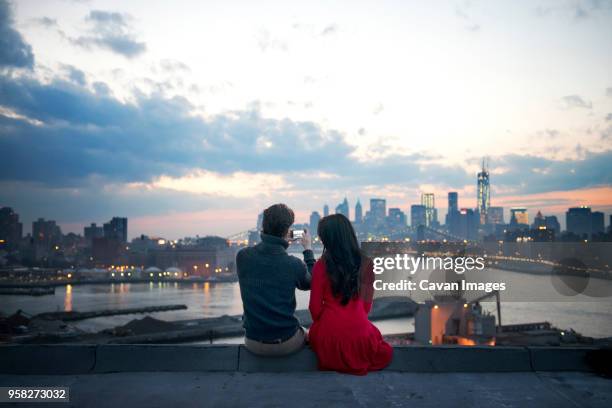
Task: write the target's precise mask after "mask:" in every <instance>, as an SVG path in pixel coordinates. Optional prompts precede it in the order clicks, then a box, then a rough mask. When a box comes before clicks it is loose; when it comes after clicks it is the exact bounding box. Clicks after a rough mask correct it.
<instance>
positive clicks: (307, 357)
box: [238, 346, 317, 373]
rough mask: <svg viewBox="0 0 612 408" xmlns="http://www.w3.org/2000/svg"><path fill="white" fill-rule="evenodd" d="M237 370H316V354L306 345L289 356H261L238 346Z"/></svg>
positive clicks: (275, 371) (277, 371)
mask: <svg viewBox="0 0 612 408" xmlns="http://www.w3.org/2000/svg"><path fill="white" fill-rule="evenodd" d="M238 371H244V372H272V373H281V372H291V371H317V356H316V355H315V353H314V352H313V351H312V350H311V349H310V348H309V347H307V348H304V349H302V350H300V351H298V352H297V353H295V354H291V355H289V356H284V357H261V356H258V355H256V354H253V353H251V352H250V351H249V350H247V349H246V347H244V346H240V359H239V361H238Z"/></svg>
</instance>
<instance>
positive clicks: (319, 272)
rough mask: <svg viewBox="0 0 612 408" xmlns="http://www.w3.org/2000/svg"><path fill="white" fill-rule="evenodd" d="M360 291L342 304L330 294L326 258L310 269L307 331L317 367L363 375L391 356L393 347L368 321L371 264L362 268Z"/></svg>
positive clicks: (384, 365)
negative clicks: (309, 316)
mask: <svg viewBox="0 0 612 408" xmlns="http://www.w3.org/2000/svg"><path fill="white" fill-rule="evenodd" d="M363 271H365V272H366V273H365V274H362V275H365V276H364V277H363V278H362V282H363V283H362V288H364V289H366V290H365V291H363V292H365V293H366V294H362V295H360V296H358V297H357V298H355V299H352V300H350V301H349V303H348V304H346V305H342V304H341V303H340V299H339V298H335V297H334V296H333V294H332V288H331V283H330V281H329V278H328V276H327V271H326V267H325V261H324V260H323V259H319V260H318V261H317V263H316V264H315V266H314V269H313V271H312V285H311V289H310V305H309V309H310V314H311V315H312V321H313V323H312V326H311V327H310V330H309V332H308V341H309V342H310V346H311V347H312V349H313V350H314V352H315V353H316V354H317V360H318V362H319V369H320V370H333V371H340V372H344V373H349V374H357V375H365V374H367V373H368V371H373V370H381V369H383V368H385V367H386V366H387V365H388V364H389V363H390V362H391V358H392V357H393V348H392V347H391V346H390V345H389V344H388V343H386V342H385V341H384V340H383V338H382V335H381V334H380V331H379V330H378V329H377V328H376V326H374V325H373V324H372V323H371V322H370V321H369V320H368V313H369V312H370V309H371V308H372V294H373V291H372V290H368V289H367V288H370V289H371V288H372V281H373V277H374V274H373V271H372V268H371V263H369V266H368V267H366V268H364V269H363Z"/></svg>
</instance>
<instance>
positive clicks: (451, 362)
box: [0, 344, 610, 374]
mask: <svg viewBox="0 0 612 408" xmlns="http://www.w3.org/2000/svg"><path fill="white" fill-rule="evenodd" d="M597 353H601V354H602V355H603V353H608V356H609V353H610V351H609V350H602V349H598V348H592V347H580V348H578V347H463V346H401V347H395V348H394V356H393V361H392V362H391V364H390V365H389V367H387V369H386V370H390V371H400V372H521V371H522V372H528V371H592V367H591V364H592V362H593V361H594V359H595V361H596V360H597V358H598V355H599V354H597ZM316 369H317V360H316V356H315V354H314V353H313V352H312V350H311V349H310V348H306V349H303V350H301V351H300V352H298V353H295V354H293V355H290V356H286V357H277V358H270V357H259V356H256V355H254V354H252V353H251V352H249V351H248V350H246V349H245V348H244V346H239V345H212V346H208V345H149V344H146V345H145V344H129V345H68V344H66V345H6V346H0V373H3V374H89V373H111V372H144V371H147V372H150V371H176V372H188V371H200V372H205V371H230V372H235V371H242V372H304V371H316Z"/></svg>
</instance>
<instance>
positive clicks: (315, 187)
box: [0, 0, 612, 239]
mask: <svg viewBox="0 0 612 408" xmlns="http://www.w3.org/2000/svg"><path fill="white" fill-rule="evenodd" d="M347 8H350V10H351V13H346V12H345V10H346V9H347ZM264 9H265V11H264ZM177 21H180V22H181V24H176V22H177ZM227 21H232V24H231V25H230V24H224V23H223V22H227ZM171 22H174V23H171ZM425 22H426V23H425ZM169 24H171V25H169ZM0 31H1V32H3V33H5V34H6V35H5V38H7V39H8V41H6V42H2V43H1V47H2V49H1V50H0V51H1V52H0V152H1V153H0V155H2V160H1V162H2V164H1V167H0V206H9V207H12V208H14V209H15V210H16V211H17V212H19V213H20V215H21V218H22V220H23V222H24V225H25V228H24V230H25V231H26V232H27V231H29V229H30V225H31V222H32V221H34V220H36V219H37V218H38V217H39V216H44V217H45V218H47V219H53V220H56V221H57V222H58V224H59V225H61V226H62V229H63V230H64V231H65V232H80V233H82V228H83V226H84V225H89V223H91V222H102V221H103V220H107V219H110V218H111V217H113V216H116V215H121V216H125V217H128V218H129V219H130V227H131V228H130V229H131V231H134V232H135V233H136V232H138V233H139V234H137V235H140V234H148V235H164V236H166V237H168V238H171V239H176V238H180V237H182V236H194V235H196V234H203V233H210V234H215V235H221V236H227V235H230V234H232V233H235V232H237V231H243V230H246V229H248V228H251V227H252V224H253V219H255V217H256V216H257V214H258V213H259V212H260V211H261V209H262V208H265V207H266V206H268V205H270V204H272V203H275V202H285V203H287V204H288V205H289V206H291V207H292V208H294V209H295V210H296V215H297V217H296V219H297V220H298V221H299V222H307V221H308V217H309V215H310V212H311V211H312V210H313V209H315V208H316V209H317V210H318V211H319V212H321V213H322V209H321V208H322V205H323V204H324V203H327V204H329V205H330V208H331V212H333V211H334V209H335V207H336V205H337V204H338V203H340V202H341V201H342V199H343V198H344V197H345V196H346V197H347V198H348V199H349V202H350V203H351V204H354V203H355V201H356V199H357V198H362V199H366V198H369V197H384V198H386V199H387V207H388V208H400V209H401V210H402V211H404V212H405V213H406V214H409V211H408V209H409V208H410V205H411V204H416V203H420V201H421V194H422V193H433V194H434V195H435V197H436V202H437V203H438V205H437V208H438V209H440V210H444V209H445V204H444V205H441V204H440V203H442V202H444V203H445V201H446V200H445V199H444V197H445V194H446V193H447V192H448V191H457V192H458V193H459V207H466V208H475V206H476V203H475V197H476V188H477V186H476V183H475V182H474V175H475V174H476V173H477V172H478V171H479V170H480V167H481V158H482V157H485V156H486V157H488V158H489V160H490V161H489V171H490V183H491V189H490V200H491V205H492V206H502V207H504V208H505V209H506V211H508V210H507V209H509V208H510V207H526V208H528V210H529V212H530V214H535V213H536V212H537V211H538V210H541V211H542V212H543V213H545V214H547V215H556V216H557V217H558V218H559V220H560V221H561V222H562V223H563V222H564V221H563V220H564V217H563V213H564V212H565V210H566V209H567V208H569V207H577V206H580V205H588V206H591V207H592V208H593V209H594V210H597V211H603V212H605V213H606V214H609V213H610V212H612V178H611V177H612V176H611V175H612V77H611V76H610V72H612V56H610V54H609V53H607V52H605V50H606V49H607V48H606V47H607V41H606V40H607V39H608V38H610V37H611V36H612V3H610V2H605V1H603V2H593V1H590V0H584V1H581V0H578V1H535V2H507V3H496V4H491V3H489V2H464V1H458V2H453V1H443V2H441V3H440V4H437V5H436V6H435V7H433V6H431V5H428V4H424V3H422V2H399V3H398V2H392V1H386V2H381V3H379V4H377V5H376V7H370V6H367V5H365V4H362V3H355V2H350V3H337V4H333V5H328V4H324V3H316V2H315V3H309V4H308V5H307V6H306V5H300V4H289V3H287V2H267V3H266V7H262V6H261V5H260V4H257V5H255V4H252V3H249V2H232V3H231V4H228V5H226V6H224V7H223V8H219V7H214V6H213V5H212V3H206V2H204V3H202V2H190V1H183V2H179V3H178V5H170V4H168V3H163V2H159V3H158V2H144V1H133V2H129V3H126V2H118V1H88V2H67V1H60V0H58V1H49V2H43V3H41V2H36V1H30V0H24V1H19V2H9V1H7V0H0ZM220 39H222V40H220ZM441 198H442V201H440V199H441ZM352 211H353V208H352V205H351V212H352ZM444 215H445V211H439V213H438V219H439V220H440V221H442V220H444ZM506 219H508V215H507V214H506ZM134 236H136V235H134ZM130 237H133V236H132V235H130Z"/></svg>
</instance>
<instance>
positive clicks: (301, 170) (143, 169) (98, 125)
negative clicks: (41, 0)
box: [0, 70, 612, 221]
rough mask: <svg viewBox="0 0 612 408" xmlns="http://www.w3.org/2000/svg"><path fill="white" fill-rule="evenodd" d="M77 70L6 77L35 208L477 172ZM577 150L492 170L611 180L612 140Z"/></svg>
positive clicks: (5, 159)
mask: <svg viewBox="0 0 612 408" xmlns="http://www.w3.org/2000/svg"><path fill="white" fill-rule="evenodd" d="M77 71H78V70H77ZM77 71H75V72H77ZM79 77H80V75H79V74H78V73H73V75H71V80H70V81H68V80H60V79H56V80H55V81H52V82H50V83H42V82H39V81H38V80H36V79H32V78H26V77H17V78H15V77H11V78H8V77H7V76H0V105H2V106H3V107H5V108H7V109H9V110H10V111H12V112H14V113H15V114H16V115H7V116H3V115H1V114H0V202H3V203H9V204H11V205H14V206H15V207H17V208H18V209H19V208H20V207H22V206H23V207H26V208H30V210H28V212H27V213H28V214H31V216H34V215H36V214H45V213H46V211H47V210H45V208H46V207H52V206H51V204H49V203H52V202H53V203H56V204H57V205H56V206H58V205H59V206H61V207H62V208H63V209H62V210H58V211H59V212H57V211H56V212H55V213H54V214H60V215H61V216H62V217H64V216H65V218H64V219H72V220H75V217H80V218H79V219H78V220H76V221H83V220H86V219H88V218H89V219H91V218H94V219H95V218H101V217H102V216H103V217H107V216H110V215H112V214H109V213H108V211H110V210H111V209H112V210H113V211H115V212H116V213H118V214H119V213H121V214H128V215H130V216H132V215H147V214H161V213H167V212H168V211H170V210H172V211H179V212H180V211H198V210H201V209H203V208H210V206H211V205H215V204H214V203H215V202H219V201H224V200H225V198H219V197H214V196H211V195H210V194H209V195H206V194H200V195H198V194H190V193H184V192H181V193H180V194H178V193H176V192H172V191H163V190H159V191H158V190H157V189H153V190H146V188H145V189H141V190H140V189H136V190H131V192H129V193H125V194H124V193H123V192H121V189H122V186H124V185H125V183H148V182H150V181H152V180H155V179H157V178H158V177H159V176H162V175H168V176H171V177H180V176H183V175H186V174H190V173H192V172H193V171H194V170H197V169H200V170H206V171H213V172H216V173H220V174H231V173H235V172H245V173H247V174H248V173H262V172H263V173H272V174H276V175H282V176H283V177H284V178H285V179H286V180H287V182H288V183H289V184H290V186H289V187H287V188H286V191H285V190H282V189H280V190H279V191H278V194H277V195H278V197H294V198H293V199H294V200H295V199H296V198H295V197H302V198H303V197H310V198H309V199H312V200H315V198H312V197H316V196H317V194H318V195H319V197H325V196H326V195H329V196H332V195H334V194H336V193H337V192H338V191H341V192H352V191H364V190H367V189H368V188H374V189H377V190H379V189H380V190H381V191H384V187H385V186H392V188H398V189H402V191H406V192H409V191H410V190H414V189H415V188H418V186H420V185H423V184H433V185H440V186H448V188H461V187H463V186H466V185H472V184H473V183H474V174H472V173H471V172H468V171H466V170H465V169H464V168H463V167H461V166H458V165H450V164H440V160H439V159H440V158H439V157H436V156H432V155H429V154H424V153H413V154H400V153H391V154H389V151H390V149H389V148H387V149H386V151H383V150H384V149H381V151H380V152H378V153H380V155H379V157H378V158H377V159H376V160H367V161H364V160H359V159H357V158H356V157H355V148H354V147H353V146H352V145H349V144H348V143H347V142H346V139H345V138H344V137H343V135H341V134H340V133H338V132H335V131H328V130H324V129H322V128H321V127H320V126H318V125H317V124H316V123H312V122H297V121H293V120H290V119H282V120H276V119H269V118H265V117H263V116H262V115H261V113H260V111H259V105H258V104H257V103H255V104H253V105H252V107H251V108H250V109H247V110H240V111H233V112H228V113H226V114H219V115H215V116H211V117H209V118H207V119H202V118H200V117H194V116H193V115H192V114H191V111H192V106H191V105H190V104H189V102H188V101H187V100H185V99H182V98H176V97H175V98H167V97H164V96H163V95H161V94H153V95H143V94H139V93H136V94H135V96H134V99H135V101H134V103H131V104H128V103H122V102H120V101H118V100H117V99H115V98H114V97H113V96H112V92H111V91H110V90H109V89H108V86H106V84H104V83H94V84H93V89H94V90H93V91H92V90H90V89H88V88H86V87H85V86H83V85H82V83H81V81H79V80H78V78H79ZM75 78H76V79H75ZM24 118H25V119H24ZM547 131H548V130H547ZM364 132H365V131H364ZM553 133H554V132H553ZM577 149H578V150H577V154H576V157H579V158H577V159H574V160H549V159H543V158H541V157H535V156H520V155H505V156H499V157H492V158H491V164H492V167H493V168H496V167H499V168H504V169H506V171H505V172H504V173H503V174H493V175H492V177H491V180H492V183H493V184H494V185H495V186H496V187H502V188H503V189H504V190H513V191H515V192H516V194H521V193H522V194H528V193H542V192H546V191H555V190H571V189H577V188H584V187H589V186H597V185H610V184H612V179H611V175H612V151H610V150H609V151H606V152H600V153H593V152H589V151H586V150H584V149H582V148H579V147H578V148H577ZM374 153H375V152H374ZM385 154H386V155H385ZM318 174H324V175H329V176H331V177H323V178H319V177H318V176H317V175H318ZM275 195H276V194H275ZM311 196H312V197H311ZM229 199H230V198H228V200H229ZM235 200H238V199H237V198H236V199H235ZM317 200H319V201H321V202H322V201H323V200H324V199H323V198H321V199H317ZM234 205H236V206H237V207H240V205H242V206H244V203H242V204H240V203H236V202H234ZM64 208H65V209H64ZM121 208H124V210H121ZM83 209H87V210H83ZM62 211H63V212H62ZM105 211H106V212H105ZM100 214H103V215H100ZM104 214H105V215H104ZM60 215H54V216H57V217H60Z"/></svg>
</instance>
